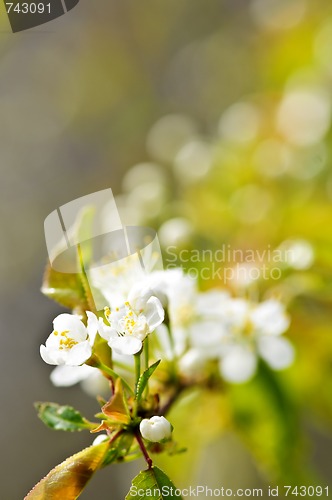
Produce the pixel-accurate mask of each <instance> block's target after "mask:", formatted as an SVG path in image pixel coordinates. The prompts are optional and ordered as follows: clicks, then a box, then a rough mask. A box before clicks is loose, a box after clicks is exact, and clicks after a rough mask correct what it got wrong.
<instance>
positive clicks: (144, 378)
mask: <svg viewBox="0 0 332 500" xmlns="http://www.w3.org/2000/svg"><path fill="white" fill-rule="evenodd" d="M160 361H161V360H160V359H159V360H158V361H156V362H155V363H153V365H151V366H149V368H148V369H147V370H145V372H144V373H142V375H141V376H140V378H139V379H138V382H137V388H136V398H137V399H140V398H141V397H142V394H143V391H144V389H145V387H146V384H147V383H148V381H149V378H150V377H151V376H152V375H153V373H154V371H155V369H156V368H157V366H158V365H159V363H160Z"/></svg>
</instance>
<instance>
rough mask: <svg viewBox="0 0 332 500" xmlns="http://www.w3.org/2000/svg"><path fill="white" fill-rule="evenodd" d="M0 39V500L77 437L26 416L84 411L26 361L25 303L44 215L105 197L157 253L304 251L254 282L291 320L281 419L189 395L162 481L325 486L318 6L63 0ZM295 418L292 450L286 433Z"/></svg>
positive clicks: (321, 11) (326, 280)
mask: <svg viewBox="0 0 332 500" xmlns="http://www.w3.org/2000/svg"><path fill="white" fill-rule="evenodd" d="M2 14H3V13H2ZM0 28H1V32H0V41H1V45H0V47H1V53H0V110H1V115H0V116H1V119H0V127H1V134H0V155H1V162H0V165H1V183H0V190H1V196H0V206H1V211H0V217H1V230H2V233H1V238H0V242H1V245H0V269H1V285H0V286H1V288H0V291H1V301H0V305H1V331H2V348H1V351H0V356H1V364H0V367H1V380H2V383H1V388H2V397H1V402H2V404H1V409H2V410H1V427H2V432H1V450H2V457H1V470H2V471H3V474H2V487H1V497H2V498H5V499H6V500H18V499H19V498H23V496H24V494H26V493H27V491H28V490H29V489H30V488H31V487H32V486H33V484H34V483H36V482H37V481H38V480H39V479H40V478H41V477H42V476H43V475H45V474H46V473H47V472H48V470H49V469H50V468H51V467H53V466H54V465H56V464H57V463H59V462H60V461H61V460H63V459H64V458H66V457H67V456H69V455H70V454H72V453H74V452H76V451H78V450H79V449H80V448H81V447H82V446H83V445H87V444H89V443H90V442H91V438H90V436H86V435H70V436H68V435H66V434H60V433H55V432H54V433H52V432H50V431H49V430H48V429H47V428H46V427H44V426H43V424H42V423H41V422H40V421H38V419H37V417H36V414H35V411H34V408H33V402H34V401H37V400H42V401H43V400H51V401H57V402H59V403H68V402H69V403H71V404H73V405H74V406H76V407H77V408H78V409H80V410H81V411H82V412H84V413H85V414H87V415H88V416H92V415H93V413H94V412H95V409H96V406H95V403H94V401H93V400H92V399H91V398H89V397H88V396H86V395H85V394H84V393H82V392H81V391H80V390H79V389H77V388H72V389H66V390H60V389H55V388H54V387H52V385H51V383H50V381H49V379H48V374H49V372H50V369H49V367H48V366H46V365H45V364H44V363H43V362H42V360H41V359H40V357H39V352H38V348H39V344H40V343H41V342H43V341H44V340H45V338H46V337H47V335H48V334H49V332H50V331H51V322H52V320H53V318H54V317H55V316H56V315H57V314H58V313H59V312H60V308H59V307H58V306H57V305H56V304H54V303H52V302H51V301H49V300H48V299H46V298H45V297H43V296H42V295H41V293H40V291H39V288H40V284H41V280H42V274H43V268H44V265H45V262H46V258H47V255H46V248H45V243H44V232H43V221H44V219H45V217H46V216H47V215H48V214H49V213H50V212H51V211H53V210H54V209H55V208H56V207H58V206H60V205H62V204H64V203H66V202H68V201H71V200H73V199H75V198H78V197H80V196H83V195H85V194H88V193H91V192H94V191H98V190H101V189H104V188H107V187H111V188H112V189H113V192H114V193H115V194H117V195H118V198H117V201H118V206H119V209H120V211H121V215H122V218H123V221H124V222H125V223H128V224H136V223H143V222H144V223H149V224H151V225H153V226H155V227H157V228H160V232H159V235H160V240H161V242H162V244H163V246H164V249H165V257H166V258H167V246H169V245H171V246H172V245H175V246H176V247H177V249H178V250H181V249H183V248H189V249H196V248H198V249H206V248H211V249H214V250H216V249H218V248H220V246H221V245H222V244H230V245H232V246H233V247H234V248H242V249H264V248H267V247H268V245H270V246H271V248H278V247H279V246H280V245H282V244H286V245H289V244H290V243H289V242H292V241H300V242H302V243H303V242H304V245H307V246H305V248H307V250H308V248H309V254H310V258H309V260H308V259H307V261H306V259H305V258H304V263H303V264H302V265H300V266H298V265H297V266H296V265H295V266H289V268H287V269H283V274H282V278H281V279H280V280H278V281H274V280H272V281H271V280H269V281H261V282H259V283H258V284H257V287H258V291H257V293H259V294H261V296H264V294H266V293H269V290H271V289H272V291H273V292H275V293H278V294H279V296H280V298H281V299H282V300H285V301H286V302H287V304H288V305H289V309H290V312H291V315H292V326H291V330H290V338H291V339H292V341H293V342H294V344H295V346H296V349H297V352H298V354H297V360H296V363H295V365H294V366H293V367H292V368H291V369H290V370H288V371H287V373H286V372H285V374H282V375H280V376H278V383H280V384H282V385H283V386H284V387H287V390H286V393H287V402H286V403H285V402H284V403H283V404H286V410H285V412H284V413H283V414H282V413H278V412H277V410H276V408H274V404H276V402H275V401H274V402H273V401H269V399H266V397H265V396H266V392H264V391H263V392H262V391H261V390H260V387H259V384H260V382H259V380H258V381H257V380H254V381H253V382H251V383H249V384H247V385H245V386H243V387H237V388H233V389H230V392H229V394H228V397H227V398H226V400H225V399H224V398H223V397H221V396H220V397H216V396H215V395H207V396H206V401H205V406H203V407H202V408H200V409H199V410H197V405H196V404H195V394H194V395H192V396H191V399H190V398H189V400H188V401H186V405H185V408H187V411H188V415H194V416H195V418H193V425H192V428H191V430H192V432H191V433H190V432H188V429H187V433H186V432H185V431H186V429H182V431H181V430H180V431H179V432H178V436H181V435H182V436H183V440H184V441H186V443H185V444H187V445H189V447H190V443H191V442H192V443H193V446H192V448H191V449H190V448H189V451H188V453H187V455H186V456H185V455H182V456H181V457H179V458H177V459H176V467H175V468H174V467H173V468H172V467H171V465H170V461H167V460H166V459H163V466H164V467H165V468H166V469H168V471H169V472H170V474H171V475H173V479H174V481H175V482H177V483H179V486H183V485H185V484H188V483H190V482H192V484H194V483H198V484H199V483H204V484H205V483H207V484H208V485H212V486H214V485H215V486H216V487H218V486H220V484H223V485H225V486H229V487H234V488H235V487H239V488H240V487H253V486H257V485H266V484H270V483H272V482H273V481H276V482H278V483H279V484H282V482H283V477H284V478H285V482H286V479H287V480H288V481H289V480H292V479H291V477H293V478H296V479H294V481H299V480H300V479H299V478H300V477H301V480H302V476H301V474H300V472H299V471H297V470H296V467H295V466H294V463H298V468H299V469H302V472H303V471H304V472H305V474H307V477H308V478H310V479H311V478H313V479H312V481H313V482H315V483H317V484H322V485H327V484H330V486H332V485H331V476H330V463H331V458H332V438H331V422H332V397H331V391H332V377H331V375H332V357H331V355H332V338H331V320H332V314H331V288H332V287H331V277H332V272H331V262H332V254H331V242H332V241H331V240H332V231H331V227H332V224H331V222H332V212H331V200H332V171H331V147H332V135H331V131H330V125H331V116H332V115H331V110H332V92H331V90H332V58H331V46H332V7H331V5H330V3H329V2H327V1H322V0H321V1H320V0H315V1H314V0H291V1H285V0H251V1H249V0H223V1H222V0H204V2H203V1H199V0H181V1H180V2H178V1H174V0H154V1H153V2H152V1H148V0H142V1H140V2H137V1H134V0H122V1H121V2H116V1H114V0H107V1H106V0H99V1H98V2H88V1H87V0H81V1H80V3H79V5H78V6H77V7H76V8H75V9H74V10H72V11H71V12H70V13H69V14H67V15H66V16H64V17H62V18H59V19H57V20H56V21H54V22H52V23H50V24H48V25H44V26H43V27H40V28H38V29H35V30H31V31H27V32H22V33H19V34H15V35H14V34H11V33H10V32H9V26H8V23H7V20H6V18H5V16H4V15H2V16H1V24H0ZM146 163H148V164H146ZM142 164H143V165H142ZM137 165H138V166H137ZM285 242H286V243H285ZM311 254H312V255H311ZM301 255H302V257H303V254H301ZM305 256H308V253H307V254H305ZM300 262H301V258H300ZM218 284H220V283H218V282H217V281H216V280H210V282H208V283H207V282H202V283H201V285H202V288H208V287H210V286H215V285H218ZM229 286H232V284H230V285H229ZM272 399H273V398H272ZM193 405H194V406H193ZM277 406H278V404H276V407H277ZM279 407H280V405H279ZM294 412H295V413H296V415H297V417H298V419H299V420H298V421H299V422H300V430H301V431H302V432H301V439H300V441H297V440H296V438H295V435H294V434H293V431H294V428H293V430H292V427H291V425H289V426H287V425H284V424H285V422H286V423H287V422H288V423H289V418H290V420H292V418H293V417H292V415H293V413H294ZM213 416H215V418H212V417H213ZM173 417H174V419H177V418H178V417H179V418H180V417H181V415H180V416H179V415H178V416H177V415H176V410H175V414H174V416H173ZM207 422H209V423H208V424H207ZM211 422H214V424H213V425H211ZM206 425H208V427H209V432H202V435H201V438H200V439H197V430H200V429H202V428H204V426H206ZM285 429H286V431H285ZM287 433H288V434H287ZM195 436H196V437H195ZM194 440H196V444H195V445H194ZM197 441H198V442H197ZM299 442H301V448H298V446H300V445H299ZM197 444H201V445H202V446H201V447H198V446H197ZM304 456H305V458H304ZM289 460H291V461H292V466H290V465H289V464H290V462H289ZM141 466H142V463H135V464H132V465H121V466H120V465H117V466H114V467H113V468H109V469H106V470H104V471H102V472H101V473H99V474H98V475H97V476H96V477H95V478H94V480H93V481H92V483H91V484H90V485H89V487H88V488H87V490H86V492H85V493H84V494H83V495H82V498H86V499H88V498H101V497H106V498H114V499H115V500H120V499H121V498H123V497H124V495H125V493H126V492H127V490H128V488H129V478H130V474H132V473H133V471H137V470H139V469H140V467H141ZM289 470H291V471H290V472H289V474H288V472H287V471H289ZM234 471H235V472H234ZM308 471H310V472H308ZM292 473H293V476H292ZM290 484H291V483H290ZM293 484H294V486H295V484H299V483H298V482H297V483H296V482H294V483H293Z"/></svg>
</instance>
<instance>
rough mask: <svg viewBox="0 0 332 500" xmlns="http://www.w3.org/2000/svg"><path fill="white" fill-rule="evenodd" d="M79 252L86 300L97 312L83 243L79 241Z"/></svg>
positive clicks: (92, 309)
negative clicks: (83, 251) (85, 264)
mask: <svg viewBox="0 0 332 500" xmlns="http://www.w3.org/2000/svg"><path fill="white" fill-rule="evenodd" d="M77 253H78V260H79V263H80V268H81V273H82V275H81V283H82V286H83V289H84V293H85V296H86V300H87V302H88V304H89V307H90V309H91V311H92V312H94V313H97V309H96V306H95V301H94V300H93V296H92V293H91V289H90V285H89V281H88V276H87V274H86V271H85V268H84V260H83V255H82V249H81V245H80V244H79V243H78V245H77Z"/></svg>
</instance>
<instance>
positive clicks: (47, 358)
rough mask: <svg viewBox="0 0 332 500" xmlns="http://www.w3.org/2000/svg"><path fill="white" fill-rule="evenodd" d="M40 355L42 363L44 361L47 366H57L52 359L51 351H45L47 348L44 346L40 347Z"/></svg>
mask: <svg viewBox="0 0 332 500" xmlns="http://www.w3.org/2000/svg"><path fill="white" fill-rule="evenodd" d="M40 355H41V357H42V359H43V361H45V363H47V364H48V365H57V364H58V363H56V362H55V361H54V358H53V356H52V351H50V350H49V349H47V347H45V346H44V345H41V346H40Z"/></svg>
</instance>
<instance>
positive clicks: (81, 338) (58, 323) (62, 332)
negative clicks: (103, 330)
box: [40, 311, 99, 366]
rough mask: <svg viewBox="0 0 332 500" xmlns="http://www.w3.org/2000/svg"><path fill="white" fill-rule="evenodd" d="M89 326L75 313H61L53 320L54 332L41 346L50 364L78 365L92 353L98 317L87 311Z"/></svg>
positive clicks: (44, 357)
mask: <svg viewBox="0 0 332 500" xmlns="http://www.w3.org/2000/svg"><path fill="white" fill-rule="evenodd" d="M86 314H87V317H88V324H87V326H85V325H84V323H83V322H82V321H81V320H80V318H79V317H78V316H76V315H74V314H60V315H59V316H57V317H56V318H55V319H54V321H53V328H54V329H53V332H52V333H51V334H50V336H49V337H48V339H47V340H46V343H45V345H41V346H40V355H41V357H42V358H43V360H44V361H45V363H48V364H49V365H69V366H78V365H82V364H83V363H84V362H85V361H87V360H88V359H89V358H90V356H91V354H92V346H93V343H94V340H95V336H96V333H97V330H98V324H99V322H98V319H97V317H96V316H95V315H94V314H93V313H92V312H89V311H87V313H86Z"/></svg>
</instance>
